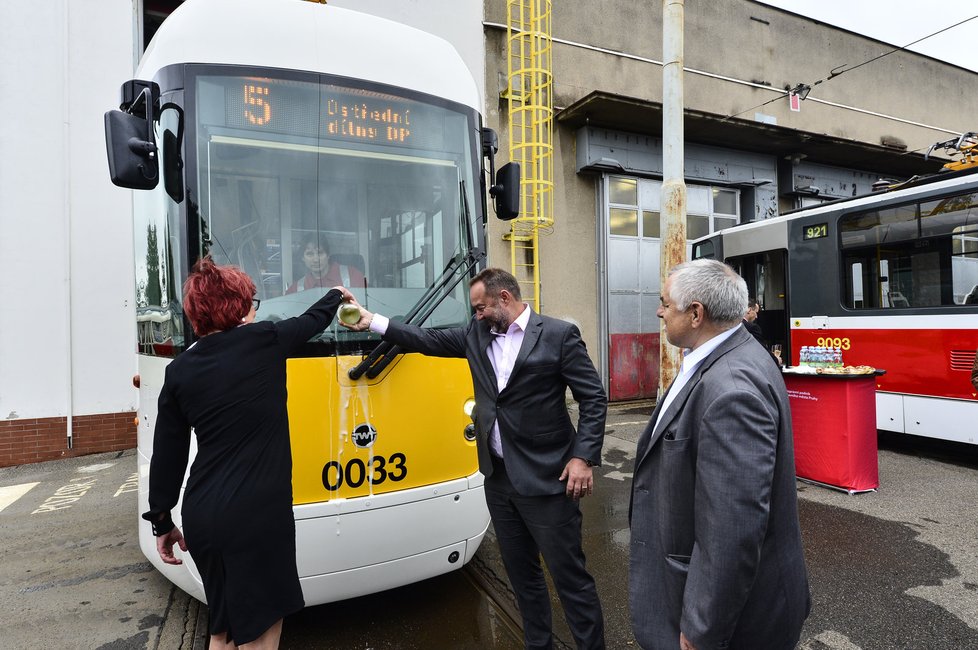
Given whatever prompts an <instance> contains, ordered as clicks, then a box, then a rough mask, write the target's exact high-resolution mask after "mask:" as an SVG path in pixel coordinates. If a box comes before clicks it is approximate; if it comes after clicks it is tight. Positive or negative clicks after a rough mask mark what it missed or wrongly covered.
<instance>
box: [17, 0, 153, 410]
mask: <svg viewBox="0 0 978 650" xmlns="http://www.w3.org/2000/svg"><path fill="white" fill-rule="evenodd" d="M133 1H134V0H74V1H71V0H53V1H50V2H27V1H26V0H20V1H17V2H3V3H0V115H2V116H3V120H2V122H0V418H3V419H23V418H44V417H58V416H65V415H67V414H68V413H69V412H71V413H72V414H73V415H89V414H95V413H113V412H121V411H127V410H132V409H133V408H135V401H136V391H135V390H134V389H133V388H132V384H131V377H132V374H133V372H134V368H135V359H134V355H133V351H134V350H135V347H136V341H135V331H134V329H135V328H134V327H133V316H132V305H131V303H132V295H133V279H132V278H133V273H132V234H131V233H132V218H131V212H132V210H131V198H130V197H131V195H130V192H128V191H125V190H120V189H118V188H115V187H114V186H113V185H112V184H111V183H110V182H109V179H108V173H107V165H106V155H105V136H104V132H103V127H102V114H103V113H104V112H105V111H106V110H107V109H109V108H111V107H113V106H114V105H115V104H116V103H117V101H118V100H117V98H118V89H119V84H120V82H121V81H123V80H125V79H128V78H129V77H130V76H131V74H132V61H133V47H134V46H133V16H134V9H133Z"/></svg>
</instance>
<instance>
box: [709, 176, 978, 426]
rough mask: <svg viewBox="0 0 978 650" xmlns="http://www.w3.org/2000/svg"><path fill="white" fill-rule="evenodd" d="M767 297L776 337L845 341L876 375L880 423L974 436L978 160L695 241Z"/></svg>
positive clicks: (977, 404)
mask: <svg viewBox="0 0 978 650" xmlns="http://www.w3.org/2000/svg"><path fill="white" fill-rule="evenodd" d="M693 257H694V258H699V257H708V258H715V259H721V260H724V261H726V262H727V263H728V264H730V265H731V266H733V267H734V268H735V269H737V270H738V272H740V273H741V275H743V276H744V278H745V279H746V280H747V284H748V287H749V289H750V291H751V293H752V294H754V295H756V296H757V298H758V300H759V301H760V303H761V307H762V310H761V315H760V317H759V320H758V323H759V324H760V326H761V328H762V330H763V332H764V335H765V338H766V339H767V342H768V343H769V344H770V345H775V344H780V345H782V346H783V351H784V352H783V354H784V359H785V361H786V363H790V364H798V363H799V352H800V350H801V348H802V346H825V347H837V348H841V349H842V353H843V361H844V363H845V364H847V365H871V366H875V367H877V368H880V369H884V370H886V374H885V375H882V376H880V377H878V378H877V400H876V401H877V428H879V429H883V430H887V431H897V432H903V433H909V434H915V435H921V436H928V437H932V438H941V439H945V440H954V441H959V442H965V443H971V444H976V443H978V394H976V391H975V389H974V387H973V386H972V385H971V382H970V372H971V368H972V364H973V363H974V359H975V350H976V348H978V168H972V169H965V170H962V171H959V172H953V173H947V174H939V175H937V176H934V177H931V178H926V179H921V180H916V181H914V182H908V183H904V184H902V185H899V186H896V187H891V188H888V189H886V190H884V191H879V192H874V193H873V194H869V195H865V196H860V197H856V198H852V199H845V200H841V201H833V202H830V203H826V204H823V205H820V206H817V207H813V208H808V209H805V210H801V211H797V212H794V213H790V214H786V215H784V216H780V217H776V218H773V219H766V220H763V221H757V222H752V223H747V224H742V225H739V226H736V227H733V228H729V229H727V230H723V231H720V232H718V233H714V234H712V235H710V236H708V237H704V238H702V239H699V240H697V241H695V242H694V243H693Z"/></svg>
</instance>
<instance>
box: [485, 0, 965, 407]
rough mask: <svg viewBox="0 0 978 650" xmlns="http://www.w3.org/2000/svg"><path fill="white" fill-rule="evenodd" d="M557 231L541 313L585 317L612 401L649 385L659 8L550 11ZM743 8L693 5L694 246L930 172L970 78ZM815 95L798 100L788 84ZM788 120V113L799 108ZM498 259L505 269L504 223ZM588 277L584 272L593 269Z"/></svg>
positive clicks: (800, 21)
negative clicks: (718, 233) (730, 229)
mask: <svg viewBox="0 0 978 650" xmlns="http://www.w3.org/2000/svg"><path fill="white" fill-rule="evenodd" d="M552 9H553V15H552V32H553V34H552V35H553V50H552V60H553V105H554V114H555V119H554V124H555V126H554V137H553V145H554V162H553V168H554V172H553V175H554V186H555V192H554V226H553V232H552V234H550V235H547V236H544V237H542V238H541V240H540V246H539V249H540V264H539V272H540V284H541V310H542V311H543V312H545V313H548V314H550V315H553V316H560V317H565V318H571V319H573V320H575V321H576V322H578V323H579V324H580V326H581V329H582V331H583V332H584V337H585V340H586V341H587V344H588V346H589V348H590V351H591V354H592V356H593V357H594V358H595V360H596V362H598V364H599V367H600V368H601V369H602V371H603V373H604V376H605V377H606V379H607V381H608V388H609V392H610V395H611V397H612V399H633V398H639V397H649V396H654V395H655V391H656V388H657V385H658V355H659V351H658V345H659V324H658V319H657V318H656V316H655V310H656V306H657V304H658V299H659V238H658V235H659V232H658V214H659V193H660V186H661V182H660V181H661V178H662V137H661V135H662V134H661V124H662V95H663V90H662V63H661V61H662V52H663V48H662V41H663V36H662V3H658V2H636V1H635V0H605V1H602V2H554V3H553V7H552ZM506 25H507V3H506V2H505V1H504V0H488V1H487V2H486V18H485V34H486V89H487V97H486V110H487V115H489V120H490V126H493V127H494V128H496V129H497V130H498V131H499V132H500V134H501V138H500V139H501V140H502V141H505V140H506V139H507V137H508V121H509V118H508V116H507V114H506V108H507V105H506V102H504V101H501V100H499V99H497V97H501V96H502V94H504V93H505V91H506V88H507V57H508V56H509V54H510V53H509V51H508V49H509V48H508V44H507V38H506V35H507V31H506ZM895 48H896V46H894V45H891V44H887V43H882V42H880V41H877V40H873V39H870V38H866V37H864V36H860V35H859V34H854V33H851V32H848V31H846V30H842V29H838V28H835V27H832V26H830V25H825V24H822V23H819V22H817V21H814V20H811V19H809V18H806V17H803V16H799V15H795V14H792V13H789V12H785V11H782V10H779V9H775V8H772V7H769V6H767V5H764V4H761V3H757V2H751V1H749V0H718V1H717V2H709V3H704V2H694V3H686V6H685V47H684V55H685V60H684V67H685V75H684V84H685V142H686V144H685V149H686V156H685V176H686V183H687V185H688V205H687V208H688V214H689V216H688V220H687V230H688V237H689V238H690V239H693V238H695V237H697V236H701V235H705V234H707V233H708V232H712V231H713V230H717V229H720V228H723V227H727V226H729V225H732V224H734V223H741V222H746V221H751V220H755V219H764V218H767V217H771V216H774V215H777V214H779V213H781V212H784V211H786V210H790V209H794V208H798V207H802V206H806V205H810V204H812V203H816V202H821V201H824V200H830V199H834V198H840V197H848V196H853V195H855V194H857V193H866V192H869V191H870V190H871V186H872V184H873V183H874V182H876V181H877V180H879V179H880V178H893V179H905V178H907V177H910V176H912V175H914V174H920V173H926V172H933V171H936V170H937V169H938V168H939V167H940V166H941V164H942V162H943V161H937V160H935V159H933V158H931V159H930V160H926V161H925V160H924V154H925V152H927V150H928V148H929V147H930V145H932V144H934V143H935V142H938V141H944V140H947V139H949V138H951V137H955V136H957V135H960V134H961V133H962V132H966V131H969V130H974V129H975V128H976V125H975V123H974V118H973V116H972V111H971V109H970V107H969V104H970V102H969V100H968V97H969V96H970V94H971V92H972V89H973V88H974V86H975V84H976V83H978V75H976V74H975V73H974V72H971V71H968V70H965V69H961V68H958V67H956V66H953V65H949V64H946V63H943V62H941V61H937V60H934V59H931V58H928V57H926V56H923V55H919V54H914V53H911V52H907V51H900V52H895V53H893V54H890V55H888V56H885V57H883V58H880V59H878V60H876V61H873V62H872V63H868V64H866V65H864V66H859V64H862V63H864V62H867V61H870V60H871V59H874V58H875V57H878V56H879V55H881V54H884V53H886V52H888V51H890V50H893V49H895ZM799 85H807V86H809V87H810V90H809V92H808V94H807V98H805V99H804V100H798V101H797V103H796V104H795V105H794V106H792V104H791V101H790V99H789V96H788V92H787V91H788V89H793V88H796V87H798V86H799ZM793 109H797V110H793ZM491 229H492V230H493V232H494V237H492V244H491V245H490V257H491V258H492V260H493V261H494V263H496V264H500V265H505V264H506V263H507V262H508V258H509V245H508V244H507V243H506V242H505V241H504V240H503V236H504V235H505V233H506V228H505V226H504V225H500V224H497V223H493V224H491ZM591 269H593V272H592V271H591Z"/></svg>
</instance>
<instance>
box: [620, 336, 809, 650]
mask: <svg viewBox="0 0 978 650" xmlns="http://www.w3.org/2000/svg"><path fill="white" fill-rule="evenodd" d="M662 401H663V400H660V403H661V402H662ZM657 416H658V408H656V410H655V412H654V413H653V414H652V419H651V421H650V422H649V425H648V426H647V427H646V429H645V432H644V433H643V434H642V436H641V437H640V438H639V442H638V448H637V450H636V459H635V474H634V481H633V486H632V503H631V508H630V510H629V512H630V522H631V566H630V571H629V576H630V584H629V602H630V605H631V615H632V626H633V629H634V631H635V637H636V639H637V640H638V642H639V644H640V645H641V647H642V648H645V649H646V650H649V649H653V648H654V649H659V648H668V649H670V650H672V649H674V648H677V647H679V632H680V630H682V632H683V633H684V634H685V635H686V636H687V637H688V638H689V640H690V641H691V642H692V643H693V645H695V646H696V648H698V649H699V650H707V649H710V648H751V649H752V650H765V649H768V648H770V649H774V648H778V649H780V648H786V649H787V648H793V647H794V646H795V644H797V642H798V638H799V636H800V634H801V627H802V623H803V622H804V620H805V618H806V617H807V615H808V611H809V609H810V607H811V605H810V602H811V599H810V595H809V591H808V576H807V571H806V569H805V559H804V555H803V552H802V545H801V530H800V527H799V525H798V504H797V495H796V486H795V463H794V449H793V444H792V437H791V414H790V411H789V408H788V395H787V391H786V390H785V385H784V379H783V377H782V376H781V374H780V372H779V371H778V369H777V367H776V366H775V364H773V363H771V357H770V355H768V353H767V351H766V350H764V348H763V347H761V346H760V345H759V344H758V343H757V341H755V340H754V338H753V337H752V336H751V335H750V334H749V333H748V332H747V331H746V330H745V329H744V328H743V327H738V328H737V331H736V332H734V334H733V335H732V336H731V337H730V338H729V339H727V340H726V341H724V342H723V343H722V344H720V347H718V348H717V349H716V350H714V351H713V352H712V353H711V354H710V355H709V356H707V358H706V359H705V360H704V361H703V363H702V364H701V365H700V367H699V369H698V370H697V371H696V372H695V373H694V375H693V376H692V377H691V378H690V380H689V382H688V383H687V384H686V385H685V386H684V387H683V388H682V390H681V392H680V393H679V394H678V395H677V396H676V397H675V399H674V400H673V401H672V403H671V404H670V405H669V408H668V409H667V410H666V412H665V413H664V414H663V417H662V421H661V422H660V423H659V426H658V427H655V421H656V418H657Z"/></svg>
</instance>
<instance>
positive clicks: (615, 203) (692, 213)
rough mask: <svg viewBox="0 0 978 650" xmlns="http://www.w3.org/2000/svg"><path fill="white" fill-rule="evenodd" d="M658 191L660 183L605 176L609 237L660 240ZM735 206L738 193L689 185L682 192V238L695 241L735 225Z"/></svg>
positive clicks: (737, 215) (736, 216)
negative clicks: (684, 224)
mask: <svg viewBox="0 0 978 650" xmlns="http://www.w3.org/2000/svg"><path fill="white" fill-rule="evenodd" d="M661 192H662V182H661V181H654V180H646V179H635V178H626V177H622V176H611V177H609V179H608V226H609V227H608V230H609V234H611V235H613V236H619V237H640V238H644V239H660V238H661V236H662V233H661V231H660V217H661V212H660V208H659V201H660V198H659V197H660V194H661ZM739 206H740V193H739V191H738V190H731V189H727V188H719V187H708V186H705V185H690V186H689V187H687V189H686V239H689V240H693V239H698V238H700V237H704V236H706V235H709V234H710V233H712V232H716V231H717V230H722V229H724V228H729V227H731V226H735V225H737V224H738V223H740V207H739ZM640 214H641V218H639V215H640Z"/></svg>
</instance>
